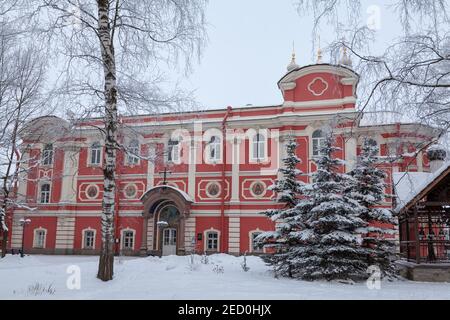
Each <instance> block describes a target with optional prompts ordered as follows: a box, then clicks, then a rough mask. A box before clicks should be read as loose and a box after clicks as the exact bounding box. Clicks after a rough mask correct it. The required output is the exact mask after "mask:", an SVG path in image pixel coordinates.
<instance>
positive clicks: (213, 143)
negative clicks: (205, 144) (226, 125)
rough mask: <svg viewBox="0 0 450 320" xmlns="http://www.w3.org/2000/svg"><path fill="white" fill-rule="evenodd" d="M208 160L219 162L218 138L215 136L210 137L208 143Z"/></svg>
mask: <svg viewBox="0 0 450 320" xmlns="http://www.w3.org/2000/svg"><path fill="white" fill-rule="evenodd" d="M209 160H211V161H218V160H220V138H219V137H217V136H212V137H211V140H210V142H209Z"/></svg>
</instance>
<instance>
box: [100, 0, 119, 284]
mask: <svg viewBox="0 0 450 320" xmlns="http://www.w3.org/2000/svg"><path fill="white" fill-rule="evenodd" d="M97 6H98V37H99V40H100V49H101V54H102V61H103V71H104V76H105V88H104V90H105V92H104V94H105V163H104V168H103V176H104V192H103V203H102V246H101V253H100V260H99V266H98V274H97V277H98V278H99V279H101V280H103V281H109V280H112V278H113V272H114V227H115V226H114V202H115V189H116V185H115V171H116V140H117V139H116V138H117V82H116V63H115V55H114V46H113V39H112V30H111V25H110V22H109V16H108V14H109V9H110V6H109V1H108V0H97Z"/></svg>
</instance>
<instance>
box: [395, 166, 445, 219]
mask: <svg viewBox="0 0 450 320" xmlns="http://www.w3.org/2000/svg"><path fill="white" fill-rule="evenodd" d="M448 168H450V161H447V162H445V163H444V164H443V165H442V167H440V168H439V170H437V171H436V172H433V173H430V172H394V173H393V174H392V180H393V183H394V188H395V194H396V196H397V207H396V208H395V209H394V210H395V212H397V213H398V212H400V210H402V209H403V208H404V207H405V206H406V205H408V204H409V203H410V202H411V201H412V200H413V199H414V198H415V197H416V196H417V195H419V194H420V193H421V192H422V191H423V190H424V189H425V188H426V187H428V186H429V185H430V184H431V183H432V182H433V181H434V180H436V178H437V177H439V176H440V175H441V174H442V173H443V172H444V171H446V170H447V169H448Z"/></svg>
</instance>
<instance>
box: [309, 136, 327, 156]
mask: <svg viewBox="0 0 450 320" xmlns="http://www.w3.org/2000/svg"><path fill="white" fill-rule="evenodd" d="M312 143H313V156H320V155H322V152H321V148H322V147H323V146H324V145H325V135H324V134H323V132H322V130H316V131H314V132H313V134H312Z"/></svg>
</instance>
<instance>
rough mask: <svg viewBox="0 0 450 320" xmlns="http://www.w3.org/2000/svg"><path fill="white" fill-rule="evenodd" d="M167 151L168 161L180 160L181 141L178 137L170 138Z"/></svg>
mask: <svg viewBox="0 0 450 320" xmlns="http://www.w3.org/2000/svg"><path fill="white" fill-rule="evenodd" d="M167 151H168V152H167V161H169V162H178V161H179V160H180V141H179V140H178V139H170V140H169V142H168V150H167Z"/></svg>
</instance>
